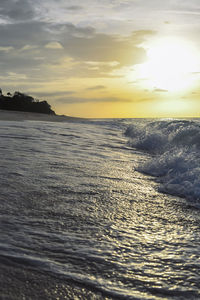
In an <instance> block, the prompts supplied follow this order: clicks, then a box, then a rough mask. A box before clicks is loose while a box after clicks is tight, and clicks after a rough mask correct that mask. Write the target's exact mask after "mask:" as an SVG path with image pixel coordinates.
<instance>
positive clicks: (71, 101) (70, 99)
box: [56, 97, 132, 104]
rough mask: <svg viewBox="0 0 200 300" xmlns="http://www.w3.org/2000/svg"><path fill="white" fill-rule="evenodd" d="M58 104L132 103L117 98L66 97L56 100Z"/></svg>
mask: <svg viewBox="0 0 200 300" xmlns="http://www.w3.org/2000/svg"><path fill="white" fill-rule="evenodd" d="M56 102H57V103H62V104H75V103H89V102H93V103H96V102H132V101H131V100H129V99H122V98H117V97H102V98H85V97H83V98H82V97H81V98H80V97H65V98H58V99H56Z"/></svg>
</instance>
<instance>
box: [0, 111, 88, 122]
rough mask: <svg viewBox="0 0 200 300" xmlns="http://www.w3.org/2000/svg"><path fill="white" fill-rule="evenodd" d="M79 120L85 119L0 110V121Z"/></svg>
mask: <svg viewBox="0 0 200 300" xmlns="http://www.w3.org/2000/svg"><path fill="white" fill-rule="evenodd" d="M81 120H85V119H83V118H77V117H69V116H65V115H48V114H42V113H34V112H26V111H14V110H0V121H44V122H69V121H72V122H76V121H81Z"/></svg>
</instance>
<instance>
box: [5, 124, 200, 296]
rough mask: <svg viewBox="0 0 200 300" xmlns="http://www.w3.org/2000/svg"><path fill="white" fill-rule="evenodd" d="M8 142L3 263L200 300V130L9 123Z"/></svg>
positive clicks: (109, 288) (133, 291) (132, 291)
mask: <svg viewBox="0 0 200 300" xmlns="http://www.w3.org/2000/svg"><path fill="white" fill-rule="evenodd" d="M0 139H1V143H0V158H1V159H0V182H1V183H0V184H1V187H0V263H1V262H2V263H3V262H5V259H6V261H9V264H10V265H12V264H18V265H19V266H22V267H23V269H26V268H27V269H29V270H30V269H34V270H38V271H41V272H43V273H44V274H45V273H46V274H48V275H49V274H50V275H51V274H52V276H53V277H54V278H58V279H59V278H60V277H62V279H64V280H66V281H67V282H73V284H75V285H77V286H85V287H86V288H87V289H91V290H92V291H93V292H94V293H96V295H98V297H100V298H102V299H106V298H109V299H200V258H199V253H200V222H199V221H200V156H199V150H200V120H198V119H179V120H178V119H177V120H176V119H105V120H103V119H101V120H100V119H99V120H80V121H78V120H77V121H76V122H66V123H56V122H55V123H53V122H40V121H23V122H15V121H0ZM22 284H23V283H22ZM0 296H1V293H0ZM4 296H5V299H8V297H7V298H6V295H4ZM0 298H1V297H0ZM100 298H98V299H100ZM1 299H3V296H2V298H1ZM14 299H20V297H17V296H13V299H10V298H9V300H14ZM21 299H22V298H21ZM23 299H25V298H23ZM27 299H30V298H27ZM33 299H35V298H34V296H33ZM46 299H48V297H47V298H46ZM49 299H50V298H49ZM52 299H53V298H52ZM54 299H64V297H63V296H62V295H60V296H59V295H57V296H55V298H54ZM71 299H79V298H76V297H75V296H74V297H73V295H72V296H71ZM80 299H84V298H80ZM92 299H95V298H92Z"/></svg>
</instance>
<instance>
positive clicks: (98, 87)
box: [87, 85, 106, 91]
mask: <svg viewBox="0 0 200 300" xmlns="http://www.w3.org/2000/svg"><path fill="white" fill-rule="evenodd" d="M105 88H106V86H105V85H95V86H91V87H89V88H87V90H91V91H92V90H102V89H105Z"/></svg>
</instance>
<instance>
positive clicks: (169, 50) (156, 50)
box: [137, 38, 200, 92]
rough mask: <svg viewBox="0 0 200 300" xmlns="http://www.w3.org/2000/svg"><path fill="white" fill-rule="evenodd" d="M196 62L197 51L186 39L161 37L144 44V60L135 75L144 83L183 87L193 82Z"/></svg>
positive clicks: (180, 89) (197, 67)
mask: <svg viewBox="0 0 200 300" xmlns="http://www.w3.org/2000/svg"><path fill="white" fill-rule="evenodd" d="M199 62H200V59H199V55H198V53H197V51H196V50H195V48H194V46H192V45H191V44H189V43H188V42H186V41H183V40H178V39H177V38H176V39H175V38H174V39H173V38H168V39H167V38H166V39H161V40H159V41H157V42H154V43H152V44H151V45H150V46H149V47H148V48H147V61H146V63H144V64H141V65H138V69H137V75H139V77H140V78H142V79H143V82H145V84H146V87H147V86H148V87H151V88H154V89H162V90H168V91H169V92H176V91H183V90H187V89H188V88H190V87H191V86H192V85H193V84H194V81H195V76H194V73H195V72H198V71H199V65H200V64H199Z"/></svg>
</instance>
